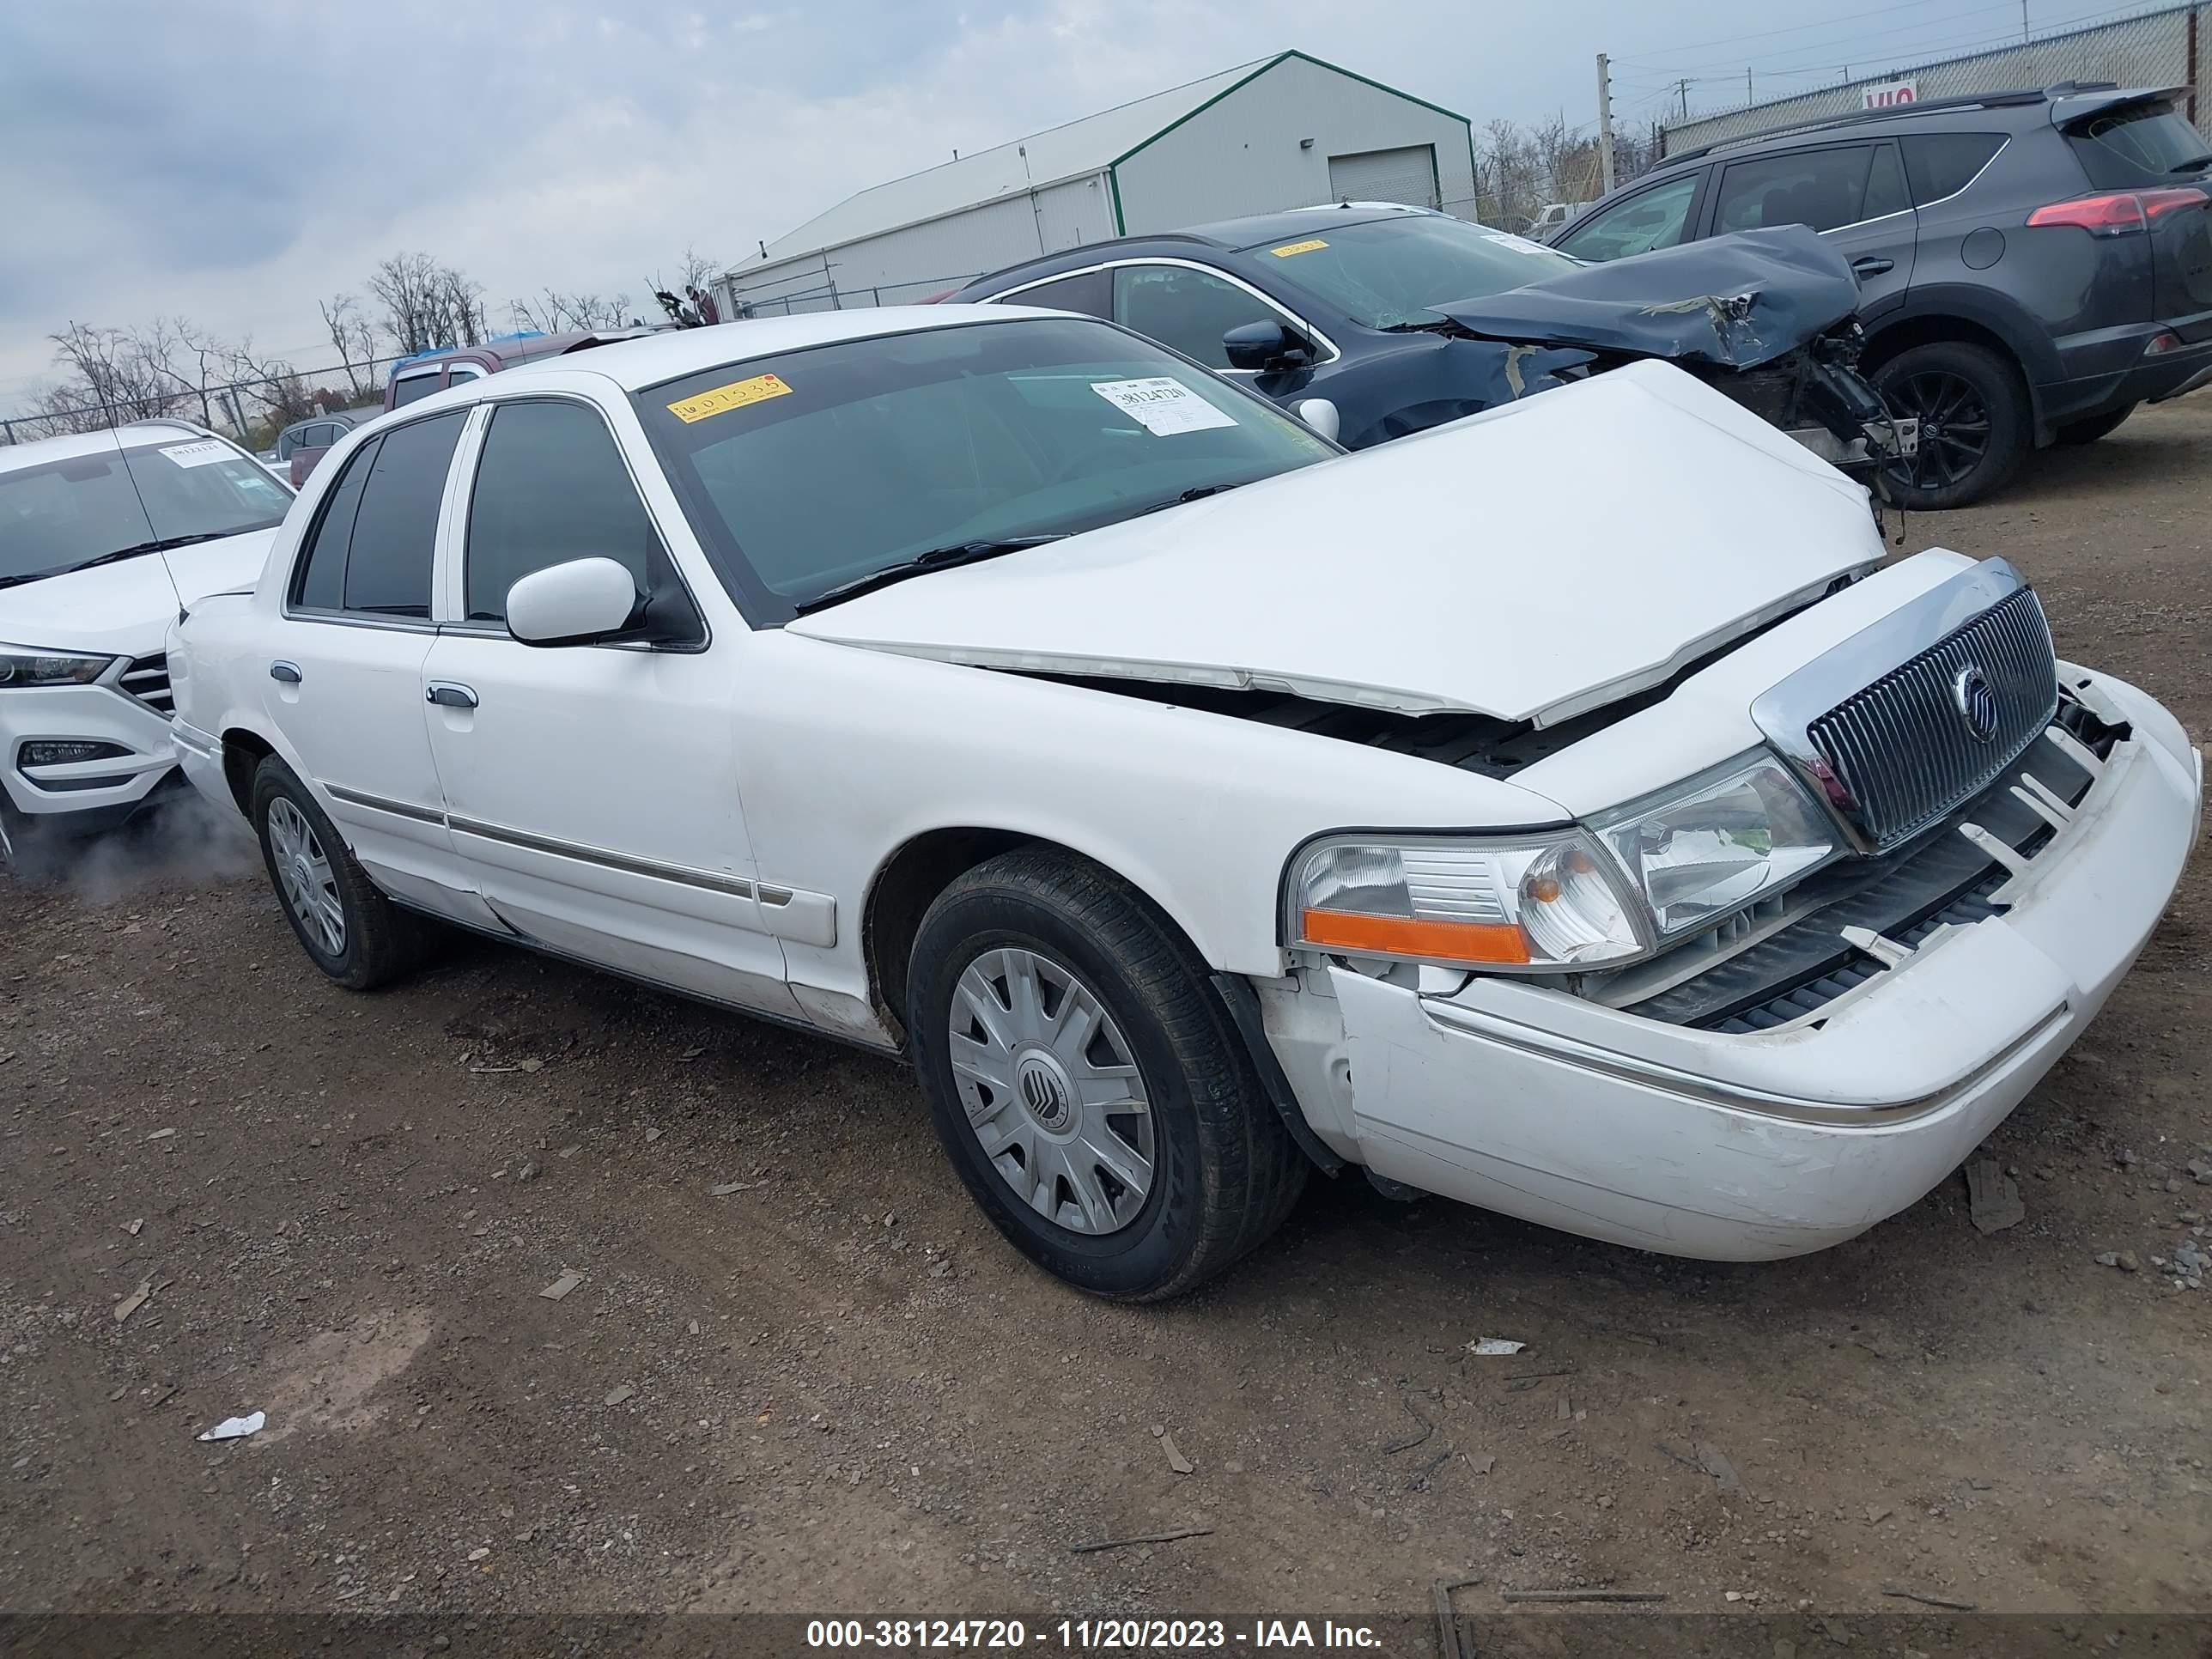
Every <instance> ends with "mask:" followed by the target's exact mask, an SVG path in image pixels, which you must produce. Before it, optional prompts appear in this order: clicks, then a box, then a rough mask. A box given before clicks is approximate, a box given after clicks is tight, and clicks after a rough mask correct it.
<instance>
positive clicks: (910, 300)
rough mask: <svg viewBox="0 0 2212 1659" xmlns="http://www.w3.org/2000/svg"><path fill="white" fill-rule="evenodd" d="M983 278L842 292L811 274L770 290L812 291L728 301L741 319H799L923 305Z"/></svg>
mask: <svg viewBox="0 0 2212 1659" xmlns="http://www.w3.org/2000/svg"><path fill="white" fill-rule="evenodd" d="M982 274H983V273H982V272H981V271H980V270H971V271H969V273H968V274H967V275H966V276H928V277H924V278H923V279H921V281H919V282H913V283H879V284H874V285H870V286H865V287H851V288H841V287H839V286H838V284H837V282H836V278H835V277H834V276H824V275H823V273H821V272H819V271H807V272H805V273H804V274H803V275H802V276H797V277H785V278H781V279H780V280H779V282H778V283H772V284H770V286H780V285H781V282H804V283H808V284H809V286H808V287H805V288H803V289H794V290H793V291H792V292H790V293H788V294H772V295H771V294H757V293H748V292H746V291H745V290H744V289H738V288H733V287H732V288H730V291H729V294H728V299H729V301H730V309H731V311H732V314H733V315H735V316H738V317H796V316H799V315H802V314H804V313H807V312H810V311H867V310H871V309H872V308H873V307H877V306H911V305H919V304H921V302H922V301H925V300H933V299H935V298H936V297H937V296H938V295H940V294H948V293H950V292H951V291H952V290H953V289H960V288H965V287H966V286H967V285H968V284H969V283H972V282H974V281H975V279H976V278H977V277H978V276H981V275H982ZM725 286H726V287H728V286H729V285H728V284H725Z"/></svg>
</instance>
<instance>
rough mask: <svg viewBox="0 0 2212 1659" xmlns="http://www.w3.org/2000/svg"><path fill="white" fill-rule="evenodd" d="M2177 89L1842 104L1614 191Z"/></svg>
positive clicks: (2086, 85)
mask: <svg viewBox="0 0 2212 1659" xmlns="http://www.w3.org/2000/svg"><path fill="white" fill-rule="evenodd" d="M2181 90H2182V88H2177V87H2163V88H2160V87H2121V86H2118V85H2115V84H2113V83H2112V82H2075V81H2061V82H2057V83H2056V84H2055V85H2052V86H2049V87H2042V88H2018V89H2015V90H2010V91H2000V92H1984V93H1973V94H1965V95H1962V96H1960V97H1956V98H1932V99H1929V100H1928V101H1927V102H1925V103H1918V104H1895V105H1892V106H1888V107H1887V108H1885V109H1869V110H1856V111H1848V112H1844V114H1841V115H1830V116H1822V117H1820V118H1815V119H1814V120H1810V121H1793V122H1789V123H1786V124H1784V125H1781V126H1778V127H1769V128H1768V129H1767V130H1766V131H1764V132H1753V133H1746V134H1744V135H1742V136H1741V137H1735V138H1717V139H1715V140H1714V141H1713V142H1712V143H1710V144H1700V145H1699V146H1698V147H1697V148H1696V149H1686V150H1684V151H1682V152H1681V153H1680V155H1669V156H1666V157H1664V158H1662V161H1660V164H1659V165H1658V166H1657V167H1654V168H1652V169H1651V170H1650V172H1649V173H1643V174H1641V175H1639V176H1638V177H1637V178H1635V179H1631V180H1629V181H1628V183H1627V184H1625V185H1621V186H1620V189H1619V190H1616V191H1614V192H1613V194H1614V195H1616V196H1618V195H1621V194H1623V193H1625V192H1626V191H1627V190H1629V189H1630V188H1631V187H1632V186H1638V185H1646V184H1649V183H1650V182H1651V181H1652V180H1653V179H1661V178H1663V177H1665V176H1666V175H1667V174H1668V173H1671V172H1673V171H1674V169H1676V168H1677V167H1680V168H1688V167H1695V166H1698V165H1699V164H1701V163H1703V162H1705V161H1711V160H1714V159H1715V158H1721V159H1726V160H1734V159H1736V158H1738V157H1741V156H1744V155H1755V154H1758V153H1759V152H1760V151H1762V150H1765V149H1796V148H1798V147H1800V146H1811V145H1814V144H1830V143H1850V142H1851V141H1852V140H1855V139H1862V138H1870V137H1880V136H1882V135H1884V134H1888V133H1893V132H1900V131H1902V132H1911V131H1920V130H1924V129H1929V128H1933V129H1936V130H1938V131H1945V132H1972V131H1989V130H1990V128H1992V127H1996V128H1999V129H2002V131H2008V132H2011V131H2021V130H2022V129H2025V128H2027V127H2034V126H2043V125H2050V124H2054V123H2057V124H2064V123H2070V122H2073V121H2076V120H2079V119H2080V118H2081V117H2083V116H2085V115H2088V114H2093V113H2094V112H2096V111H2098V110H2100V109H2108V108H2111V107H2112V106H2114V105H2116V104H2128V103H2136V102H2140V101H2142V100H2147V99H2155V98H2166V97H2172V96H2173V95H2175V94H2178V93H2179V92H2180V91H2181Z"/></svg>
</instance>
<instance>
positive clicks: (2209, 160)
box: [2166, 150, 2212, 173]
mask: <svg viewBox="0 0 2212 1659" xmlns="http://www.w3.org/2000/svg"><path fill="white" fill-rule="evenodd" d="M2207 167H2212V150H2207V151H2205V152H2204V154H2203V155H2199V156H2197V157H2195V158H2194V159H2193V160H2191V161H2184V162H2182V163H2181V164H2180V165H2179V166H2178V167H2168V168H2167V169H2166V171H2167V172H2168V173H2202V172H2203V171H2204V169H2205V168H2207Z"/></svg>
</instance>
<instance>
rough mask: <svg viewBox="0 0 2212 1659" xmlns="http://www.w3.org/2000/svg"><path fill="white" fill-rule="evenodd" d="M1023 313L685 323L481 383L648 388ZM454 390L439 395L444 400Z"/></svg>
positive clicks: (810, 315) (938, 311) (825, 314)
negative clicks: (796, 354) (585, 378)
mask: <svg viewBox="0 0 2212 1659" xmlns="http://www.w3.org/2000/svg"><path fill="white" fill-rule="evenodd" d="M1018 314H1019V313H1018V312H1017V311H1011V310H1009V308H1008V307H1005V306H974V305H934V306H875V307H869V308H867V309H866V310H855V311H815V312H805V313H800V314H799V315H798V316H796V317H756V318H753V319H750V320H747V321H744V322H733V323H716V324H712V325H708V327H705V328H685V329H677V330H673V331H669V332H665V333H660V334H649V335H647V336H645V337H643V338H641V339H635V340H617V341H614V342H611V343H609V344H606V345H603V346H595V347H593V348H592V349H591V350H590V351H588V352H586V353H583V354H580V355H576V356H556V357H539V358H535V359H533V360H532V361H531V362H526V363H523V364H521V365H520V366H519V367H517V368H510V369H508V370H507V371H506V372H505V373H504V374H501V375H499V376H498V377H497V383H496V384H495V385H494V384H491V383H489V382H488V383H486V385H485V386H483V387H480V388H474V389H475V390H477V392H478V393H479V395H495V394H496V393H498V392H507V391H512V390H513V388H515V387H516V386H530V385H533V384H535V383H536V381H537V380H538V379H539V378H541V377H543V376H545V375H549V374H569V373H572V372H574V370H577V369H580V368H587V369H591V370H592V371H593V372H595V373H597V374H604V375H605V376H606V377H607V378H608V379H609V380H612V381H614V382H615V383H616V384H617V386H621V387H622V388H623V390H624V391H626V392H641V391H643V390H644V389H645V388H646V387H647V386H659V384H660V383H661V382H662V381H664V380H680V379H682V378H683V377H684V375H686V374H698V373H699V372H700V371H701V370H702V369H708V368H720V367H722V366H723V365H725V364H729V363H740V362H747V361H749V360H750V359H752V358H755V357H773V356H777V355H778V354H779V353H781V352H786V351H800V350H804V349H805V348H807V347H809V346H818V345H829V344H833V343H836V342H837V341H840V340H866V339H871V338H873V337H877V336H880V335H886V334H911V333H914V332H915V331H919V330H921V329H934V328H956V327H959V326H961V325H966V324H972V323H1003V322H1006V321H1007V320H1008V319H1010V318H1012V317H1013V316H1016V315H1018ZM1038 314H1040V315H1042V314H1044V313H1038ZM449 395H451V394H450V393H443V392H441V393H440V394H439V396H440V398H441V399H442V398H446V397H447V396H449ZM431 402H432V400H431V399H430V398H423V399H422V403H421V404H410V405H409V407H410V409H412V408H422V407H427V406H428V405H429V404H430V403H431Z"/></svg>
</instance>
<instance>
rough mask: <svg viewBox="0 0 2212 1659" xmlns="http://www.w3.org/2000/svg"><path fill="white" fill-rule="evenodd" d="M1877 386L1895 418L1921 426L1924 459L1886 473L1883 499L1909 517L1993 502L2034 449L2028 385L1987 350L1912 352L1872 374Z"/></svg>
mask: <svg viewBox="0 0 2212 1659" xmlns="http://www.w3.org/2000/svg"><path fill="white" fill-rule="evenodd" d="M1874 383H1875V387H1876V389H1878V390H1879V391H1880V392H1881V395H1882V397H1883V398H1884V399H1885V400H1886V401H1887V403H1888V404H1889V406H1890V410H1891V412H1892V413H1893V414H1894V415H1897V416H1900V417H1902V416H1917V418H1918V419H1919V421H1920V422H1921V427H1920V453H1919V454H1917V456H1915V457H1914V458H1913V459H1911V460H1908V461H1901V462H1899V463H1897V464H1896V465H1893V466H1891V467H1887V468H1885V469H1884V470H1883V471H1882V474H1881V488H1882V494H1883V495H1885V496H1886V497H1887V499H1889V500H1890V501H1894V502H1896V503H1897V504H1898V505H1899V506H1900V507H1906V508H1908V509H1910V510H1911V511H1913V512H1916V513H1927V512H1942V511H1944V510H1946V509H1948V508H1951V507H1970V506H1972V504H1973V503H1974V502H1976V501H1981V500H1983V499H1984V498H1985V497H1987V496H1989V495H1993V494H1994V493H1996V491H1997V490H1999V489H2003V488H2004V486H2005V485H2006V484H2007V483H2010V482H2011V480H2012V475H2013V474H2014V473H2015V472H2016V471H2019V470H2020V464H2021V460H2022V459H2025V458H2026V456H2027V452H2028V450H2029V449H2030V448H2031V447H2033V441H2034V435H2035V422H2034V416H2033V410H2032V409H2031V408H2030V405H2029V402H2028V395H2027V381H2026V380H2022V379H2021V374H2020V371H2019V370H2018V369H2017V368H2015V367H2014V366H2013V365H2012V363H2011V362H2009V361H2008V360H2007V359H2006V358H2004V357H2003V356H2000V355H1999V354H1998V353H1996V352H1995V351H1992V350H1990V349H1989V348H1988V347H1987V346H1979V345H1972V344H1970V343H1967V342H1966V341H1964V340H1937V341H1935V342H1933V343H1930V344H1928V345H1917V346H1911V347H1909V348H1908V349H1905V350H1903V351H1900V352H1899V353H1898V354H1897V356H1894V357H1892V358H1891V359H1889V361H1888V362H1885V363H1883V364H1882V365H1881V367H1880V368H1877V369H1875V373H1874Z"/></svg>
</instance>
